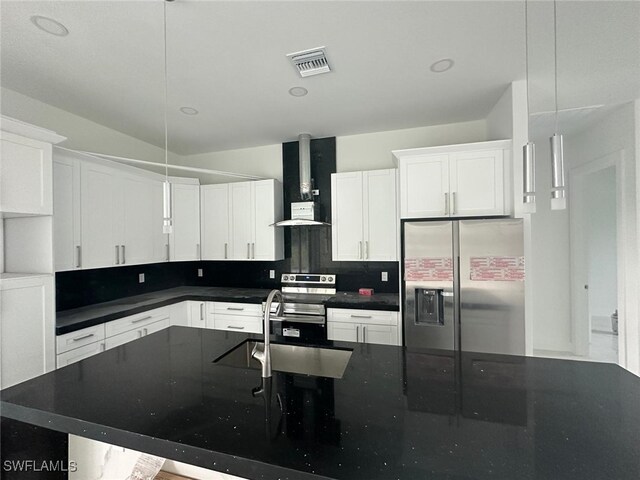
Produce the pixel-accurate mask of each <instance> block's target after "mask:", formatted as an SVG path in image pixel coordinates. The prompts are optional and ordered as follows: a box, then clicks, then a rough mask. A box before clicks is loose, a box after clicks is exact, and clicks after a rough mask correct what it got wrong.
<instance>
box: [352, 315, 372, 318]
mask: <svg viewBox="0 0 640 480" xmlns="http://www.w3.org/2000/svg"><path fill="white" fill-rule="evenodd" d="M351 318H371V315H351Z"/></svg>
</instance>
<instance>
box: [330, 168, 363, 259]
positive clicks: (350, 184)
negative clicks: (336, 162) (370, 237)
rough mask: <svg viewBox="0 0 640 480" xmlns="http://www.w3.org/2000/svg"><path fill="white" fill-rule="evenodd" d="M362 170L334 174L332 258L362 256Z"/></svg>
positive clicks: (360, 257) (358, 257) (332, 181)
mask: <svg viewBox="0 0 640 480" xmlns="http://www.w3.org/2000/svg"><path fill="white" fill-rule="evenodd" d="M363 215H364V212H363V202H362V172H347V173H334V174H332V175H331V225H332V228H331V235H332V248H331V252H332V259H333V260H334V261H340V260H362V259H363V258H364V241H363V235H362V233H363V227H362V225H363V220H362V217H363Z"/></svg>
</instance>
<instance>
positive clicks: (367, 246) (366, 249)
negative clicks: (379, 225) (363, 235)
mask: <svg viewBox="0 0 640 480" xmlns="http://www.w3.org/2000/svg"><path fill="white" fill-rule="evenodd" d="M364 258H367V259H368V258H369V240H366V241H365V242H364Z"/></svg>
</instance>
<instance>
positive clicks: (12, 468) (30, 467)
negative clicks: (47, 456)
mask: <svg viewBox="0 0 640 480" xmlns="http://www.w3.org/2000/svg"><path fill="white" fill-rule="evenodd" d="M2 470H3V471H5V472H75V471H77V470H78V464H77V462H75V461H73V460H69V461H68V462H67V461H66V460H5V461H4V462H2Z"/></svg>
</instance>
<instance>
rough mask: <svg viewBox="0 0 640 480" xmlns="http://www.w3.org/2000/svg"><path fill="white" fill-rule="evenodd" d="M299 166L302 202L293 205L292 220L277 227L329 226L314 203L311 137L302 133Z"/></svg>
mask: <svg viewBox="0 0 640 480" xmlns="http://www.w3.org/2000/svg"><path fill="white" fill-rule="evenodd" d="M298 143H299V146H298V151H299V153H298V165H299V169H300V198H302V200H303V201H302V202H293V203H291V219H290V220H282V221H280V222H276V223H274V224H273V226H276V227H306V226H315V225H328V226H331V224H330V223H326V222H321V221H319V220H316V218H317V213H318V209H317V204H315V203H314V202H313V192H312V185H311V135H309V134H308V133H301V134H300V135H298Z"/></svg>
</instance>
